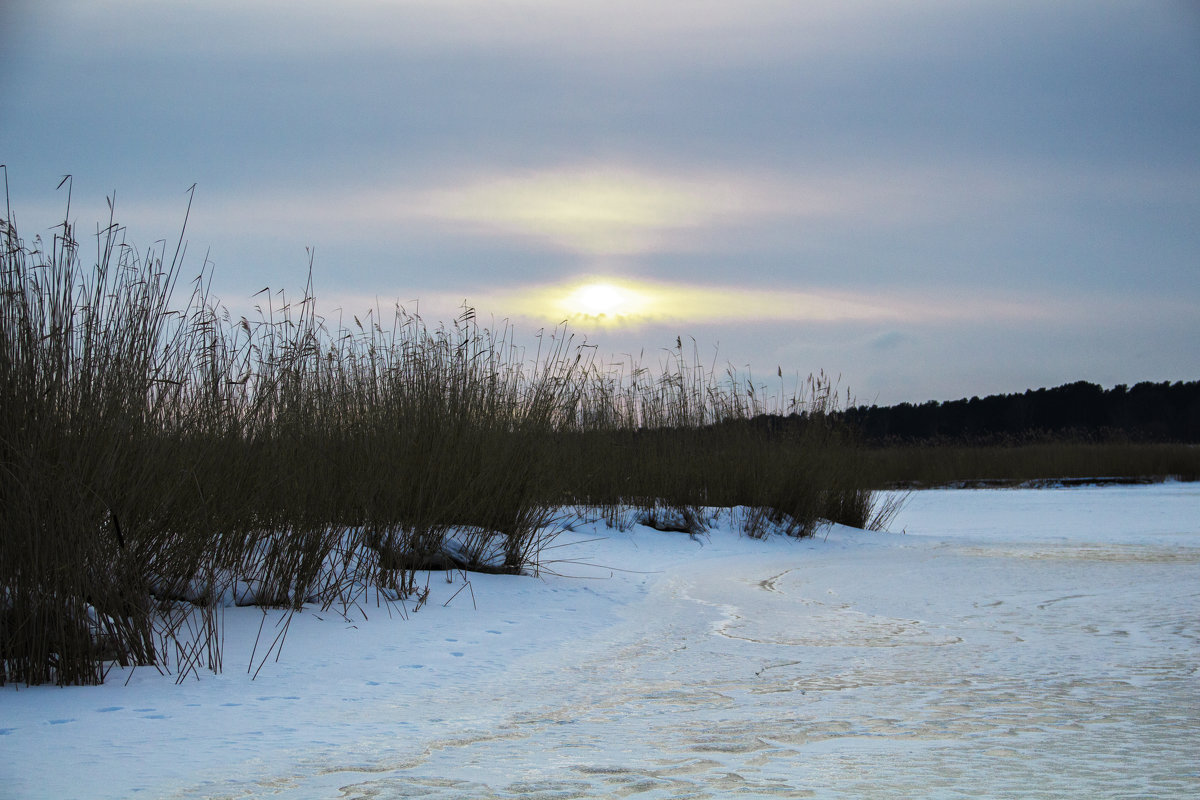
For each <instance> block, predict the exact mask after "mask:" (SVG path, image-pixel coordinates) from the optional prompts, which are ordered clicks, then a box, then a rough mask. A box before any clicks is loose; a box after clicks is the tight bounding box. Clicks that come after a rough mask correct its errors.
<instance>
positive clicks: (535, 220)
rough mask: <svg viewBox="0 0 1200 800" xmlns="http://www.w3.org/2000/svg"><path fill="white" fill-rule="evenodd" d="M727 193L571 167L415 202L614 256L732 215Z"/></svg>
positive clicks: (452, 216) (453, 216) (732, 199)
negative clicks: (668, 235)
mask: <svg viewBox="0 0 1200 800" xmlns="http://www.w3.org/2000/svg"><path fill="white" fill-rule="evenodd" d="M735 194H736V193H735V192H734V191H733V190H731V189H730V188H729V187H726V186H719V185H707V184H704V185H696V182H695V181H692V182H688V181H681V180H676V179H667V178H661V177H655V176H651V175H647V174H642V173H639V172H635V171H630V170H622V169H613V170H603V169H572V170H563V171H550V172H542V173H533V174H529V175H519V176H509V177H503V178H497V179H493V180H484V181H481V182H479V183H475V184H473V185H467V186H464V187H461V188H457V189H451V190H444V191H440V192H436V193H434V194H432V195H431V196H430V197H429V198H428V199H427V200H426V201H425V202H424V203H422V206H423V207H424V208H425V209H426V212H427V213H429V214H432V215H433V216H435V217H440V218H442V219H445V220H450V221H453V222H457V223H460V224H461V223H467V224H471V225H474V226H478V227H480V228H483V229H492V230H496V231H501V232H505V233H515V234H518V235H524V236H535V237H538V238H543V239H548V240H550V241H552V242H554V243H556V244H557V245H559V246H561V247H563V248H565V249H568V250H571V251H574V252H578V253H590V254H594V255H614V254H632V253H642V252H647V251H650V250H653V249H655V248H656V246H657V245H658V244H659V243H660V242H661V239H662V237H663V236H665V235H667V234H668V233H669V232H672V231H679V230H687V229H691V228H694V227H696V226H699V225H701V224H704V223H706V222H709V221H710V220H712V219H713V218H714V217H716V216H718V215H722V214H729V213H732V212H733V211H734V210H735V209H736V208H737V207H738V204H739V203H740V199H739V198H738V197H736V196H735Z"/></svg>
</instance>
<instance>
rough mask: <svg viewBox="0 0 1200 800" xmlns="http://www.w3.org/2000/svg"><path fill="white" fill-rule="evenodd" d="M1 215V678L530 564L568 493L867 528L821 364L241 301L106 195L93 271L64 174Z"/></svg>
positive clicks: (645, 509)
mask: <svg viewBox="0 0 1200 800" xmlns="http://www.w3.org/2000/svg"><path fill="white" fill-rule="evenodd" d="M189 206H190V200H189ZM2 222H3V227H2V228H0V236H2V238H3V242H4V248H3V256H2V261H0V475H2V476H3V480H0V526H2V529H3V531H4V536H3V537H2V538H0V683H3V682H5V681H21V682H25V683H31V684H33V683H44V682H56V683H61V684H68V683H97V682H100V681H102V680H103V677H104V673H105V671H106V669H107V668H108V665H110V664H112V663H120V664H123V665H130V664H153V665H155V666H157V667H158V668H160V669H167V668H171V669H174V670H175V671H176V673H177V674H178V675H180V676H182V675H186V674H188V672H189V671H194V670H197V669H199V668H206V669H220V665H221V655H220V643H219V641H218V640H217V636H218V631H219V625H218V624H217V614H219V609H220V608H221V607H223V606H224V605H226V604H228V603H239V604H247V603H255V604H262V605H275V606H281V607H286V608H290V609H293V610H294V609H298V608H300V607H301V606H302V605H304V604H306V603H316V604H318V605H321V606H323V607H329V606H332V605H335V604H337V605H339V606H340V607H341V608H349V607H352V606H353V605H354V604H355V603H359V602H360V601H361V600H362V599H363V598H364V596H365V594H366V593H367V592H369V591H375V592H378V593H380V595H381V596H383V597H385V598H389V599H400V598H404V597H406V596H408V595H409V594H411V593H412V592H414V591H415V588H416V583H417V580H416V573H417V572H418V571H419V570H423V569H431V568H445V567H461V568H464V569H481V570H491V571H501V572H514V573H515V572H520V571H523V570H528V569H536V568H537V564H538V557H539V552H540V548H541V547H542V545H543V544H544V543H545V542H546V540H547V539H548V537H551V536H553V532H554V530H555V529H554V526H553V525H552V522H553V519H554V517H555V515H556V514H557V513H558V510H559V509H560V508H561V507H562V506H563V505H569V504H575V505H592V506H598V507H603V508H605V509H609V510H610V511H609V512H607V513H609V514H610V515H611V517H612V518H614V519H615V518H617V517H620V516H622V515H623V514H624V511H622V509H629V510H630V513H631V514H633V515H636V516H640V517H641V518H642V519H643V520H644V521H645V522H647V523H648V524H654V525H657V526H659V527H674V528H677V529H680V530H688V531H692V532H695V531H698V530H700V529H702V528H703V526H704V524H705V519H706V517H705V514H706V513H707V511H706V509H707V508H710V507H712V506H744V507H745V508H746V509H747V510H746V511H745V514H744V518H745V528H746V530H747V531H748V532H750V533H751V534H754V535H761V534H762V533H763V532H765V531H766V530H767V528H768V527H778V528H782V529H784V530H786V531H787V532H789V533H792V534H795V535H804V534H807V533H811V532H812V530H813V528H814V526H815V525H816V524H817V523H818V521H819V520H820V519H822V518H824V519H833V520H836V521H843V522H849V523H851V524H859V525H863V524H866V521H867V520H868V519H869V516H870V507H871V503H872V494H871V493H870V492H869V491H867V489H866V488H865V487H864V484H863V482H862V480H861V478H860V470H859V466H858V460H857V459H858V456H857V452H858V451H857V449H856V448H855V447H854V446H853V443H852V442H851V441H850V440H849V439H848V438H847V437H846V435H845V432H844V431H843V430H842V429H841V428H839V426H838V425H837V424H836V423H835V422H834V421H833V419H832V416H831V415H830V414H828V413H827V412H828V411H829V410H830V409H831V408H832V406H833V404H834V402H835V398H834V393H833V391H832V387H831V385H830V382H829V381H828V380H827V379H825V378H824V377H823V376H819V377H817V378H815V379H811V380H810V382H809V384H808V386H807V389H806V391H805V392H802V393H800V394H798V395H796V396H791V397H788V396H785V395H784V394H783V393H780V394H779V395H776V396H774V397H767V396H766V394H765V390H764V389H763V388H762V387H761V386H759V385H757V384H756V383H755V382H754V381H753V380H752V379H751V378H749V377H748V376H746V377H741V376H738V375H736V374H734V373H732V372H726V373H724V374H723V375H722V376H721V377H718V376H717V373H716V371H715V369H714V368H708V369H704V368H703V367H701V366H700V365H699V363H698V359H696V358H694V357H692V358H688V357H686V354H685V351H684V348H683V344H682V342H677V346H676V348H675V349H674V350H671V351H668V352H667V353H666V355H665V357H664V360H663V361H662V362H661V363H660V364H659V365H658V369H657V370H650V369H647V368H643V367H641V366H639V365H633V364H631V365H628V367H627V368H615V369H614V368H610V367H608V366H605V365H603V364H601V363H598V362H597V361H596V360H595V359H594V358H593V350H592V349H591V348H588V347H586V346H581V345H578V344H576V343H575V342H574V340H573V339H572V337H571V336H570V335H569V333H568V332H567V331H566V330H564V329H557V330H553V331H550V332H546V333H544V334H543V335H541V336H540V337H539V338H538V346H537V349H536V352H534V353H533V354H532V355H530V354H528V353H527V352H526V351H525V350H523V349H521V348H520V347H519V346H518V345H517V342H516V339H515V334H514V332H513V330H512V329H511V328H509V327H503V328H501V329H499V330H496V331H492V330H488V329H485V328H481V327H480V326H479V324H478V322H477V321H476V319H475V316H474V313H473V312H472V311H470V310H469V309H466V310H464V311H463V313H462V314H461V315H460V316H459V317H457V318H456V319H454V320H451V321H450V322H449V323H444V324H439V325H437V326H434V327H430V326H428V325H427V324H426V323H425V322H424V320H422V319H421V318H420V317H419V316H417V315H413V314H407V313H405V312H404V311H403V310H402V309H399V308H397V309H394V310H393V311H392V312H391V313H390V317H389V316H388V315H385V314H384V313H383V312H382V310H381V309H378V308H377V309H374V310H372V311H370V312H369V313H366V314H365V315H363V316H361V317H359V316H353V315H352V316H351V320H352V321H347V322H346V323H345V324H343V323H342V322H341V321H339V322H337V323H336V324H334V323H331V322H330V321H329V320H326V319H323V318H321V317H320V316H319V315H318V314H317V313H316V310H315V309H316V303H315V300H314V297H313V293H312V289H311V278H310V281H309V284H308V286H307V287H306V290H305V291H304V292H303V293H302V294H301V295H300V296H299V298H298V299H289V298H288V297H287V296H286V295H285V294H283V293H271V292H265V291H264V292H263V293H262V294H261V296H260V297H259V307H258V314H257V317H256V318H255V319H247V318H244V317H237V318H234V317H233V316H232V315H231V314H230V312H229V311H228V310H227V309H225V308H224V307H222V306H221V305H220V304H219V303H217V302H216V301H215V300H214V299H213V298H211V297H210V294H209V289H208V287H209V285H210V282H211V272H210V271H209V269H208V266H207V264H206V265H205V266H204V268H202V269H201V270H200V274H199V275H198V276H196V277H195V278H194V280H192V281H191V283H190V284H187V283H184V284H183V285H182V286H181V285H180V284H181V281H180V278H181V272H182V265H183V262H184V256H185V250H186V248H185V247H184V245H183V233H182V232H181V234H180V237H179V239H178V240H176V242H175V244H174V246H171V247H169V246H167V245H165V244H164V245H161V246H160V247H159V248H158V249H157V250H150V251H146V252H143V253H139V252H138V251H137V250H135V249H134V248H133V247H132V246H130V245H129V244H128V243H127V242H126V240H125V231H124V229H123V228H122V227H120V226H119V225H118V224H117V223H116V222H115V218H114V213H113V210H112V204H111V202H110V217H109V220H108V223H107V224H106V225H105V226H103V227H100V228H98V229H97V231H96V234H95V241H96V257H95V264H94V266H93V267H91V268H85V267H84V266H82V264H83V261H82V250H81V246H80V242H79V240H78V238H77V234H76V231H75V228H74V226H73V225H72V224H71V222H70V194H69V189H68V200H67V215H66V218H65V220H64V222H63V223H62V224H61V225H60V226H58V227H57V228H56V229H55V231H54V233H53V236H52V237H51V239H50V241H49V242H45V243H44V242H42V240H41V239H35V240H34V242H33V243H32V244H29V245H27V244H26V243H25V242H24V241H23V240H22V239H21V238H20V237H19V236H18V233H17V228H16V223H15V221H14V218H13V214H12V210H11V208H9V207H7V205H6V216H5V219H4V220H3V221H2ZM185 228H186V216H185ZM310 276H311V264H310ZM189 285H190V290H188V289H186V288H185V287H187V286H189ZM176 297H181V298H183V301H182V302H181V303H176V302H175V299H176ZM780 411H782V412H784V413H791V414H792V416H791V417H789V418H788V419H789V421H788V422H787V424H779V425H764V424H763V422H762V420H763V419H765V418H766V417H764V415H765V414H767V413H768V412H772V413H778V412H780ZM800 412H802V413H800ZM172 658H173V659H174V662H173V666H172Z"/></svg>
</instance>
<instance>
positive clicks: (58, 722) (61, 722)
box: [47, 718, 75, 725]
mask: <svg viewBox="0 0 1200 800" xmlns="http://www.w3.org/2000/svg"><path fill="white" fill-rule="evenodd" d="M47 721H48V722H49V723H50V724H51V725H66V724H67V723H68V722H74V721H75V719H74V718H71V719H52V720H47Z"/></svg>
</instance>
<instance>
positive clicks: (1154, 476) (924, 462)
mask: <svg viewBox="0 0 1200 800" xmlns="http://www.w3.org/2000/svg"><path fill="white" fill-rule="evenodd" d="M858 457H859V458H860V459H861V464H862V475H863V476H864V477H865V478H866V481H867V483H868V485H870V486H872V487H876V488H895V487H918V486H948V485H957V484H968V485H969V484H981V485H982V484H999V485H1016V484H1021V483H1031V482H1047V481H1062V480H1074V481H1085V480H1110V479H1111V480H1168V479H1174V480H1187V481H1194V480H1200V446H1198V445H1195V444H1181V443H1158V442H1127V441H1126V442H1123V441H1110V442H1088V441H1072V440H1052V441H1045V442H1029V443H1020V444H1010V445H1003V444H994V445H967V444H962V445H960V444H936V445H892V446H887V447H871V448H866V449H863V450H861V451H860V452H859V453H858Z"/></svg>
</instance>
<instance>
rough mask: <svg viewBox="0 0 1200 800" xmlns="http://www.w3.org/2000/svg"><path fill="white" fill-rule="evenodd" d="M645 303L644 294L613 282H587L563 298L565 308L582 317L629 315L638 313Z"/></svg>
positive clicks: (610, 317)
mask: <svg viewBox="0 0 1200 800" xmlns="http://www.w3.org/2000/svg"><path fill="white" fill-rule="evenodd" d="M645 305H646V301H645V298H644V297H643V296H642V295H639V294H638V293H637V292H635V291H634V290H632V289H629V288H626V287H623V286H617V285H616V284H613V283H585V284H583V285H582V286H578V287H576V288H575V289H573V290H572V291H570V292H568V293H567V295H566V297H564V298H563V306H564V309H565V310H566V311H567V312H568V313H570V314H571V315H572V316H580V317H595V318H609V319H613V318H617V317H627V316H631V315H634V314H637V313H638V312H639V311H641V310H642V308H643V307H644V306H645Z"/></svg>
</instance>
